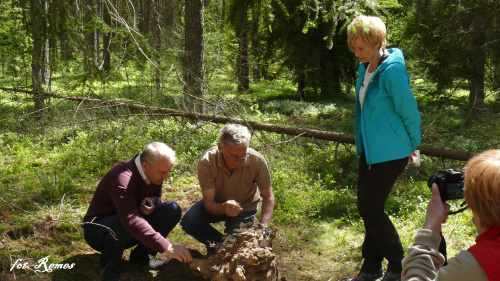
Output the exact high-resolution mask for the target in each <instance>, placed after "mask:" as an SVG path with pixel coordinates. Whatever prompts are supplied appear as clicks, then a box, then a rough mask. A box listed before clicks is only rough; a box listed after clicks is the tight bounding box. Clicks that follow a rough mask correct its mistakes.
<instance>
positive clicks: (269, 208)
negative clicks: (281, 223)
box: [260, 187, 274, 226]
mask: <svg viewBox="0 0 500 281" xmlns="http://www.w3.org/2000/svg"><path fill="white" fill-rule="evenodd" d="M260 194H261V195H262V218H261V220H260V222H261V223H262V224H263V225H264V226H269V223H270V222H271V217H272V216H273V211H274V193H273V191H272V190H271V187H269V188H268V189H264V190H261V191H260Z"/></svg>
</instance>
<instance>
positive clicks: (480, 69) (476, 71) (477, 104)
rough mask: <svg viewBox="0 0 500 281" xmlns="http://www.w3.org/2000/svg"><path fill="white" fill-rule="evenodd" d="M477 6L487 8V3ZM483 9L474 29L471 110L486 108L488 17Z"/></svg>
mask: <svg viewBox="0 0 500 281" xmlns="http://www.w3.org/2000/svg"><path fill="white" fill-rule="evenodd" d="M477 5H480V7H486V1H484V0H480V1H478V3H477ZM481 11H482V8H479V9H478V12H477V14H476V26H475V27H474V33H473V34H474V35H473V36H472V38H471V39H472V40H471V41H472V42H471V43H472V50H471V56H470V60H471V72H470V79H469V83H470V84H469V87H470V94H469V108H479V109H480V108H484V97H485V95H484V79H485V67H486V49H485V48H486V47H485V46H486V45H487V41H488V40H487V30H488V22H487V21H488V17H486V16H484V15H483V14H484V13H482V12H481Z"/></svg>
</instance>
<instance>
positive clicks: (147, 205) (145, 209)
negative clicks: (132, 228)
mask: <svg viewBox="0 0 500 281" xmlns="http://www.w3.org/2000/svg"><path fill="white" fill-rule="evenodd" d="M154 210H155V204H153V200H151V198H149V197H144V198H142V202H141V206H140V208H139V211H140V212H141V214H143V215H145V216H147V215H149V214H151V213H152V212H153V211H154Z"/></svg>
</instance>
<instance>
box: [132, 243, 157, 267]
mask: <svg viewBox="0 0 500 281" xmlns="http://www.w3.org/2000/svg"><path fill="white" fill-rule="evenodd" d="M129 261H130V263H131V264H133V265H137V266H143V265H148V266H149V268H150V269H153V270H156V269H160V268H161V267H162V266H163V265H165V263H164V262H162V261H161V260H157V259H155V258H153V257H152V256H150V255H149V254H148V253H146V251H144V250H143V249H142V248H140V247H135V249H133V250H132V251H131V252H130V257H129Z"/></svg>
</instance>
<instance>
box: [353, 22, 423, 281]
mask: <svg viewBox="0 0 500 281" xmlns="http://www.w3.org/2000/svg"><path fill="white" fill-rule="evenodd" d="M347 29H348V37H347V42H348V46H349V49H350V50H351V51H352V52H353V53H354V55H355V56H356V58H358V59H359V60H360V64H359V69H358V80H357V83H356V114H355V128H354V129H355V138H356V154H357V155H358V156H359V157H360V158H359V170H358V185H357V188H358V190H357V197H358V210H359V213H360V215H361V218H362V219H363V222H364V225H365V229H366V234H365V238H364V241H363V246H362V256H363V259H364V261H363V265H362V267H361V270H360V272H359V274H358V275H357V276H356V277H354V278H352V279H350V280H352V281H374V280H378V279H379V278H380V277H382V275H383V276H384V277H383V281H396V280H400V278H401V270H402V267H401V261H402V259H403V256H404V251H403V246H402V245H401V241H400V239H399V234H398V232H397V230H396V228H395V227H394V225H393V223H392V221H391V220H390V218H389V217H388V216H387V214H386V213H385V211H384V205H385V203H386V201H387V198H388V197H389V193H390V192H391V189H392V187H393V185H394V183H395V182H396V179H397V177H398V176H399V175H400V174H401V173H402V172H403V171H404V169H405V167H406V165H407V164H408V161H409V160H410V161H413V158H412V157H411V156H412V155H413V156H416V154H414V153H413V152H414V151H415V150H417V148H418V146H419V145H420V139H421V136H420V123H421V119H420V114H419V112H418V106H417V102H416V100H415V97H414V96H413V93H412V91H411V89H410V80H409V75H408V72H407V71H406V68H405V61H404V57H403V53H402V52H401V50H399V49H397V48H390V49H386V48H385V47H386V46H387V39H386V38H387V31H386V27H385V24H384V23H383V22H382V20H381V19H380V18H378V17H373V16H359V17H356V18H355V19H354V20H353V21H352V23H351V24H350V25H349V27H348V28H347ZM384 258H385V259H387V261H388V266H387V272H386V273H385V274H384V271H383V268H382V261H383V259H384Z"/></svg>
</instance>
